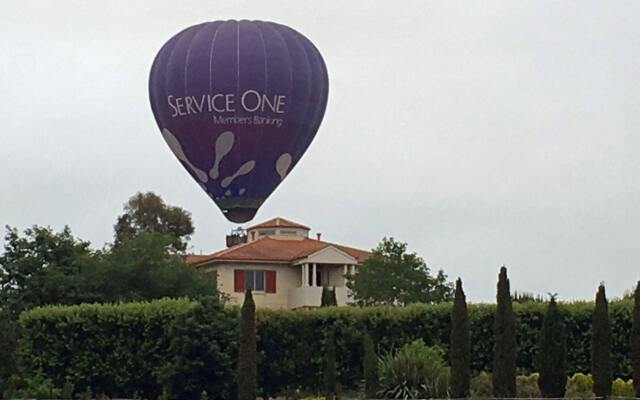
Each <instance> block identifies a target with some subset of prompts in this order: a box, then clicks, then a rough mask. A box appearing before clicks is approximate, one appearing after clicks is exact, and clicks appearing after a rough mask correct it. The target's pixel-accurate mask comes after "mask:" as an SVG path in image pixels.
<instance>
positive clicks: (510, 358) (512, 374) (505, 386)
mask: <svg viewBox="0 0 640 400" xmlns="http://www.w3.org/2000/svg"><path fill="white" fill-rule="evenodd" d="M509 290H510V289H509V279H508V278H507V268H505V267H504V266H503V267H502V268H500V275H499V277H498V294H497V302H498V304H497V307H496V314H495V319H494V325H493V335H494V347H493V375H492V378H493V395H494V397H515V396H516V320H515V314H514V313H513V304H512V303H511V294H510V291H509Z"/></svg>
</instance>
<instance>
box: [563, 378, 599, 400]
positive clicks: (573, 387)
mask: <svg viewBox="0 0 640 400" xmlns="http://www.w3.org/2000/svg"><path fill="white" fill-rule="evenodd" d="M565 396H566V397H567V398H571V399H574V398H575V399H592V398H593V397H594V396H595V394H594V393H593V378H592V377H591V374H587V375H585V374H583V373H580V372H577V373H575V374H573V376H572V377H571V378H569V379H567V387H566V390H565Z"/></svg>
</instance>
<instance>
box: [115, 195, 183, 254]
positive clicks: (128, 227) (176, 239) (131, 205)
mask: <svg viewBox="0 0 640 400" xmlns="http://www.w3.org/2000/svg"><path fill="white" fill-rule="evenodd" d="M114 230H115V244H116V245H119V244H120V243H122V242H124V241H126V240H128V239H131V238H134V237H136V236H138V235H139V234H140V233H142V232H145V231H151V232H158V233H163V234H167V235H170V237H171V238H172V241H171V249H172V250H174V251H176V252H182V251H185V250H186V249H187V242H188V241H189V239H190V238H191V236H190V235H192V234H193V231H194V229H193V223H192V221H191V214H190V213H189V212H188V211H185V210H184V209H182V208H180V207H176V206H170V205H167V204H165V202H164V200H162V198H161V197H160V196H158V195H157V194H155V193H153V192H147V193H137V194H136V195H134V196H132V197H131V198H129V200H128V201H127V203H126V204H125V205H124V213H123V214H122V215H120V216H119V217H118V220H117V222H116V224H115V226H114Z"/></svg>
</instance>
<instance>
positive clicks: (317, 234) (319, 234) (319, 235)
mask: <svg viewBox="0 0 640 400" xmlns="http://www.w3.org/2000/svg"><path fill="white" fill-rule="evenodd" d="M316 237H317V238H318V240H320V238H321V237H322V233H320V232H318V233H316Z"/></svg>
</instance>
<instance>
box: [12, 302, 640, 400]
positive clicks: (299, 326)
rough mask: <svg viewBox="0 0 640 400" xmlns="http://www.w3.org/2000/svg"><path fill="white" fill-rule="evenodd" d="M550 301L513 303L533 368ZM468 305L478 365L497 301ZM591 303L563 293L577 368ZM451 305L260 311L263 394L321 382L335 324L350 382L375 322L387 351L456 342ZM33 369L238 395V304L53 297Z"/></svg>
mask: <svg viewBox="0 0 640 400" xmlns="http://www.w3.org/2000/svg"><path fill="white" fill-rule="evenodd" d="M545 307H546V304H544V303H525V304H514V310H515V312H516V315H517V321H518V325H517V326H518V330H517V336H518V337H517V341H518V367H519V368H520V370H521V373H529V372H531V371H532V370H533V367H532V366H533V359H534V356H535V354H536V351H537V344H538V332H539V330H540V327H541V324H542V319H543V314H544V310H545ZM494 308H495V306H494V305H490V304H471V305H469V321H470V329H471V346H472V347H471V359H472V369H473V370H475V371H480V370H491V362H492V354H493V334H492V327H493V310H494ZM631 308H632V303H631V302H630V301H616V302H612V303H611V304H610V313H611V321H612V327H613V338H614V340H613V365H614V371H613V372H614V376H616V377H622V378H625V379H627V378H629V377H630V375H631V364H630V359H629V354H630V349H629V343H628V342H629V339H628V332H630V330H631V329H630V328H631ZM592 309H593V304H592V303H586V302H585V303H572V304H561V310H562V311H563V313H564V315H565V321H566V325H567V327H568V332H567V333H568V334H567V338H568V343H567V348H568V358H569V359H568V364H569V369H568V371H567V372H568V373H569V374H573V373H574V372H588V371H589V368H590V366H589V365H590V364H589V354H590V348H589V347H590V326H591V312H592ZM450 310H451V304H450V303H446V304H438V305H423V304H417V305H411V306H407V307H402V308H400V307H369V308H355V307H339V308H334V307H325V308H318V309H306V310H295V311H276V310H264V309H263V310H259V312H258V350H259V355H258V379H259V386H260V387H261V390H262V391H263V393H267V394H269V395H272V396H273V395H277V394H284V393H286V392H287V391H292V390H295V389H303V390H308V391H316V392H317V391H319V390H320V388H321V383H322V379H321V371H322V356H323V351H322V349H323V347H324V343H323V341H324V336H325V335H324V332H325V329H326V327H327V326H329V325H333V326H334V328H335V331H336V335H335V338H336V349H337V362H338V366H339V371H340V381H341V384H342V387H343V388H345V389H355V388H357V387H358V385H359V384H360V381H361V379H362V373H361V367H360V365H361V357H362V354H361V352H362V344H361V338H362V334H363V332H365V331H368V332H370V334H371V336H372V338H373V340H374V343H375V344H376V348H377V349H378V351H388V350H390V349H394V348H398V347H400V346H402V345H403V344H405V343H408V342H410V341H412V340H413V339H416V338H422V339H423V340H424V341H425V343H426V344H428V345H433V344H438V345H441V346H442V347H443V348H445V349H446V348H447V344H448V343H449V326H450V316H449V313H450ZM21 323H22V325H23V328H24V329H25V335H24V336H23V337H22V339H21V341H20V348H19V365H20V367H21V369H22V371H23V373H29V372H30V371H31V372H33V371H37V370H39V369H40V370H42V371H43V372H44V374H45V375H46V376H47V377H49V378H51V379H52V380H53V382H54V383H55V384H57V385H62V384H63V383H64V380H65V379H67V378H69V379H72V380H73V381H74V382H76V387H77V388H78V389H80V390H83V389H84V387H85V386H90V387H92V389H93V390H94V393H99V392H103V393H105V394H109V395H112V396H130V395H132V394H133V393H135V392H137V393H138V394H140V395H143V396H144V397H150V398H155V397H156V396H157V395H158V394H159V393H160V391H162V390H163V389H164V390H165V391H167V392H169V393H172V394H174V395H179V397H180V398H192V397H197V395H198V394H199V393H200V392H201V391H202V390H203V389H206V390H207V392H208V393H217V397H220V398H231V397H233V390H234V388H233V386H234V384H233V382H234V380H235V357H236V354H237V334H238V333H237V323H238V308H237V307H226V308H224V309H223V308H222V307H220V306H217V305H215V304H214V305H209V306H207V307H204V308H203V306H198V305H197V303H195V302H190V301H187V300H160V301H154V302H150V303H131V304H121V305H81V306H73V307H45V308H39V309H35V310H33V311H29V312H27V313H25V314H23V315H22V317H21Z"/></svg>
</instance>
